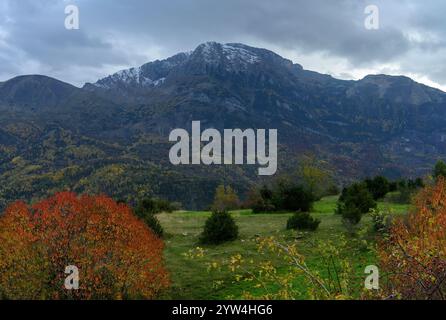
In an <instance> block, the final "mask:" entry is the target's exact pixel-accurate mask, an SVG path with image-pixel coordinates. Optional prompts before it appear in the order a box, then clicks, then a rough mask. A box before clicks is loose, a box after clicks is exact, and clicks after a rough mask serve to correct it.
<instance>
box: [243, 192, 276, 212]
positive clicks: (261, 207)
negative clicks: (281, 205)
mask: <svg viewBox="0 0 446 320" xmlns="http://www.w3.org/2000/svg"><path fill="white" fill-rule="evenodd" d="M273 196H274V195H273V192H272V191H271V190H270V189H269V188H268V187H267V186H263V187H262V188H261V189H260V190H258V191H251V192H250V195H249V204H250V205H251V208H252V212H253V213H266V212H274V211H276V206H275V205H274V204H273Z"/></svg>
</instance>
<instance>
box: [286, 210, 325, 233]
mask: <svg viewBox="0 0 446 320" xmlns="http://www.w3.org/2000/svg"><path fill="white" fill-rule="evenodd" d="M320 223H321V221H320V220H319V219H315V218H313V217H312V216H311V215H310V214H309V213H308V212H297V213H295V214H294V215H293V216H292V217H290V218H289V219H288V222H287V224H286V228H287V229H288V230H289V229H297V230H310V231H315V230H316V229H317V228H318V227H319V224H320Z"/></svg>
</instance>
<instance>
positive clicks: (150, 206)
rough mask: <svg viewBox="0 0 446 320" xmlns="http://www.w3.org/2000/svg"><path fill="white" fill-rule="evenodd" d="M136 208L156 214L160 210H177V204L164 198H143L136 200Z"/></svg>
mask: <svg viewBox="0 0 446 320" xmlns="http://www.w3.org/2000/svg"><path fill="white" fill-rule="evenodd" d="M136 210H137V211H144V212H147V213H151V214H157V213H160V212H172V211H175V210H179V205H178V204H176V203H170V202H169V201H168V200H164V199H156V198H144V199H142V200H141V201H140V202H138V205H137V207H136Z"/></svg>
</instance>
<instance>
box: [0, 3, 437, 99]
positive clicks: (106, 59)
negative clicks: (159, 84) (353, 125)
mask: <svg viewBox="0 0 446 320" xmlns="http://www.w3.org/2000/svg"><path fill="white" fill-rule="evenodd" d="M70 4H74V5H76V6H77V7H78V8H79V13H80V29H79V30H67V29H66V28H65V26H64V21H65V18H66V14H65V12H64V11H65V7H66V6H67V5H70ZM371 4H373V5H377V6H378V8H379V10H380V11H379V12H380V28H379V29H378V30H367V29H366V28H365V27H364V20H365V19H366V17H367V15H366V14H365V13H364V9H365V8H366V7H367V6H368V5H371ZM445 15H446V1H444V0H423V1H420V0H369V1H363V0H274V1H272V0H224V1H222V0H157V1H154V0H125V1H123V0H0V81H4V80H7V79H9V78H11V77H14V76H16V75H21V74H45V75H49V76H53V77H56V78H58V79H61V80H64V81H67V82H70V83H72V84H75V85H78V86H81V85H82V84H83V83H85V82H93V81H96V80H97V79H98V78H101V77H104V76H106V75H108V74H111V73H113V72H116V71H118V70H121V69H124V68H128V67H132V66H139V65H141V64H143V63H146V62H148V61H151V60H155V59H161V58H166V57H168V56H170V55H173V54H175V53H178V52H180V51H189V50H192V49H194V48H195V47H196V46H197V45H199V44H200V43H202V42H206V41H218V42H224V43H226V42H241V43H245V44H248V45H252V46H259V47H264V48H267V49H270V50H273V51H275V52H277V53H279V54H280V55H282V56H284V57H286V58H289V59H291V60H293V61H294V62H296V63H300V64H302V65H303V66H304V68H305V69H310V70H315V71H319V72H323V73H328V74H331V75H333V76H335V77H338V78H343V79H359V78H362V77H363V76H365V75H366V74H376V73H386V74H394V75H399V74H402V75H407V76H410V77H412V78H414V79H415V80H417V81H419V82H422V83H425V84H428V85H431V86H435V87H438V88H441V89H443V90H445V91H446V41H445V37H446V36H445V34H446V16H445Z"/></svg>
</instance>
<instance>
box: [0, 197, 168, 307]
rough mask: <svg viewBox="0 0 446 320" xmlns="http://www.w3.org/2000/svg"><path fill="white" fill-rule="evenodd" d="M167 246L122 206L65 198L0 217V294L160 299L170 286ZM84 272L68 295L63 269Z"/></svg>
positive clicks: (12, 209) (20, 205) (103, 199)
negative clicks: (164, 258)
mask: <svg viewBox="0 0 446 320" xmlns="http://www.w3.org/2000/svg"><path fill="white" fill-rule="evenodd" d="M163 246H164V245H163V242H162V240H160V239H159V238H158V237H156V236H155V235H154V233H153V232H152V231H151V230H150V229H149V228H148V227H147V226H146V225H145V224H144V223H143V222H142V221H140V220H139V219H138V218H137V217H136V216H135V215H134V214H133V212H132V211H131V209H130V208H129V207H128V206H126V205H125V204H118V203H116V202H115V201H113V200H112V199H110V198H108V197H106V196H88V195H83V196H80V197H78V196H76V195H75V194H74V193H69V192H64V193H58V194H56V195H55V196H53V197H51V198H49V199H47V200H43V201H41V202H39V203H36V204H35V205H33V206H28V205H26V204H25V203H23V202H16V203H14V204H12V205H10V206H9V207H8V208H7V209H6V211H5V213H4V215H3V216H2V217H1V218H0V295H1V297H2V298H8V299H133V298H145V299H150V298H154V297H156V296H157V295H158V294H159V293H160V292H161V291H162V290H163V289H165V288H166V287H167V286H168V284H169V279H168V274H167V271H166V269H165V267H164V261H163ZM70 265H74V266H76V267H77V268H78V269H79V272H80V282H79V284H80V288H79V290H67V289H65V287H64V281H65V278H66V277H67V275H66V274H65V268H66V267H67V266H70Z"/></svg>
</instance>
